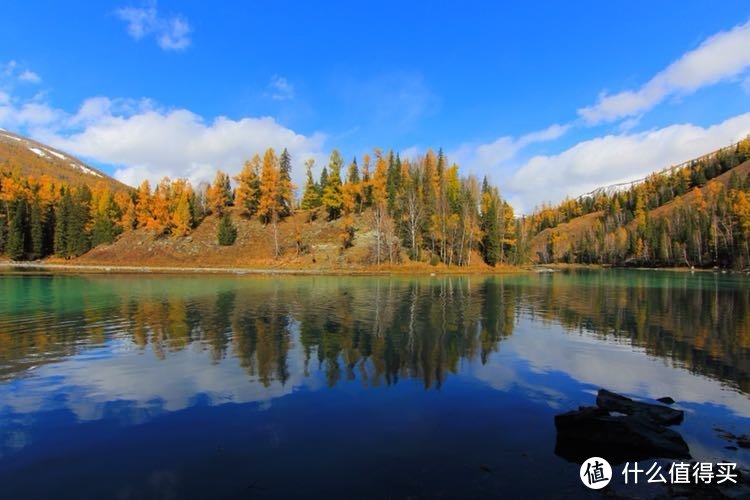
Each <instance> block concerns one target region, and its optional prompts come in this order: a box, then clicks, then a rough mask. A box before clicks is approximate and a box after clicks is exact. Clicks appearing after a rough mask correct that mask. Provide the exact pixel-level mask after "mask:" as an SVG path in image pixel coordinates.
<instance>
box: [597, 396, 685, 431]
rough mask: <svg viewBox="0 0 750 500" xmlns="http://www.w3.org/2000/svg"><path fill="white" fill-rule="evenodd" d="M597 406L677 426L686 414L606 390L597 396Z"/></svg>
mask: <svg viewBox="0 0 750 500" xmlns="http://www.w3.org/2000/svg"><path fill="white" fill-rule="evenodd" d="M596 405H597V406H598V407H599V408H604V409H605V410H609V411H616V412H620V413H625V414H626V415H634V416H635V415H640V416H643V417H646V418H647V419H648V420H651V421H653V422H655V423H657V424H661V425H675V424H679V423H680V422H682V419H683V418H684V413H683V412H682V411H681V410H675V409H674V408H669V407H668V406H662V405H655V404H651V403H641V402H639V401H633V400H632V399H630V398H627V397H625V396H621V395H619V394H615V393H614V392H610V391H608V390H606V389H600V390H599V394H598V395H597V396H596Z"/></svg>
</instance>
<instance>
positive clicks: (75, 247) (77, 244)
mask: <svg viewBox="0 0 750 500" xmlns="http://www.w3.org/2000/svg"><path fill="white" fill-rule="evenodd" d="M72 202H73V203H72V206H71V210H70V214H69V216H68V224H67V236H66V240H67V241H66V243H67V255H70V256H74V257H77V256H79V255H83V254H84V253H86V252H88V251H89V249H90V248H91V241H90V239H89V234H88V232H87V231H86V228H87V226H88V224H89V221H90V208H89V206H90V204H91V190H90V189H89V188H88V186H86V185H85V184H84V185H83V186H81V187H80V188H78V190H77V191H76V194H75V196H74V197H73V198H72Z"/></svg>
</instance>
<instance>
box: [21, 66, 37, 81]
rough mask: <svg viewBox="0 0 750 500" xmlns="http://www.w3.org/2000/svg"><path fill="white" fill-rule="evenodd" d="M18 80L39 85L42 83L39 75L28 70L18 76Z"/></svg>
mask: <svg viewBox="0 0 750 500" xmlns="http://www.w3.org/2000/svg"><path fill="white" fill-rule="evenodd" d="M18 79H19V80H21V81H22V82H27V83H39V82H41V81H42V79H41V77H40V76H39V75H37V74H36V73H34V72H33V71H31V70H28V69H27V70H25V71H23V72H22V73H21V74H20V75H18Z"/></svg>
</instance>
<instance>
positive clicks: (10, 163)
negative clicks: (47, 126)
mask: <svg viewBox="0 0 750 500" xmlns="http://www.w3.org/2000/svg"><path fill="white" fill-rule="evenodd" d="M0 173H13V174H16V175H20V176H27V175H33V176H35V177H39V176H42V175H48V176H50V177H52V178H53V179H57V180H60V181H64V182H66V183H69V184H72V185H77V184H88V185H90V186H94V185H95V184H98V183H100V182H104V183H106V184H107V185H108V187H109V188H110V189H111V190H112V191H123V190H126V189H130V187H129V186H127V185H125V184H123V183H121V182H120V181H117V180H115V179H113V178H112V177H109V176H108V175H106V174H104V173H102V172H100V171H99V170H97V169H95V168H94V167H91V166H90V165H87V164H86V163H85V162H83V161H81V160H79V159H78V158H75V157H73V156H71V155H69V154H67V153H64V152H62V151H59V150H57V149H55V148H53V147H51V146H47V145H46V144H42V143H40V142H37V141H34V140H32V139H29V138H28V137H24V136H21V135H18V134H14V133H12V132H8V131H7V130H3V129H0Z"/></svg>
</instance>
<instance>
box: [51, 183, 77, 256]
mask: <svg viewBox="0 0 750 500" xmlns="http://www.w3.org/2000/svg"><path fill="white" fill-rule="evenodd" d="M72 207H73V199H72V196H71V193H70V189H64V190H63V193H62V197H61V199H60V201H59V203H58V204H57V209H56V210H55V241H54V251H55V254H56V255H58V256H60V257H69V256H70V254H69V253H68V221H69V220H70V213H71V211H72Z"/></svg>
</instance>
